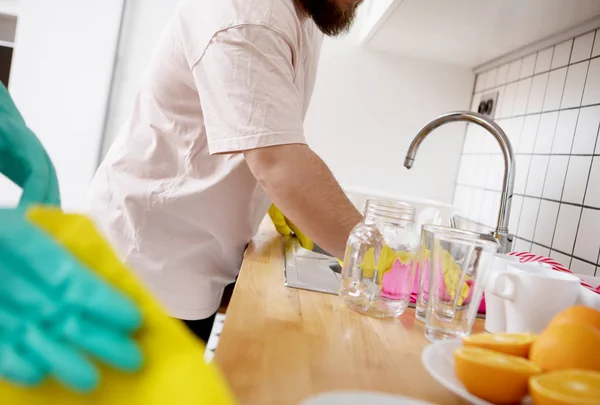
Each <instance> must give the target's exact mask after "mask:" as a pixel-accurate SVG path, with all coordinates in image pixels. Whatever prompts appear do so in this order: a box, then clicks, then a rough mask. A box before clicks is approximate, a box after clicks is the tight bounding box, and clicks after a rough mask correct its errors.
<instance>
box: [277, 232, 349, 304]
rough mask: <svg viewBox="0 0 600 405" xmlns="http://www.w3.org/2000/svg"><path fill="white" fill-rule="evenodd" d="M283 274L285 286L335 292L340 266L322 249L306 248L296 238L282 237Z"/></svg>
mask: <svg viewBox="0 0 600 405" xmlns="http://www.w3.org/2000/svg"><path fill="white" fill-rule="evenodd" d="M283 253H284V261H283V275H284V284H285V285H286V286H287V287H292V288H300V289H302V290H310V291H318V292H323V293H328V294H336V295H337V293H338V290H339V288H340V283H341V281H342V279H341V274H340V273H341V267H340V265H339V263H338V262H337V260H336V259H335V258H333V257H332V256H330V255H329V254H328V253H327V252H325V251H324V250H323V249H320V248H318V247H317V248H316V249H315V250H314V251H310V250H306V249H304V248H302V246H300V242H299V241H298V239H297V238H294V237H291V236H284V237H283Z"/></svg>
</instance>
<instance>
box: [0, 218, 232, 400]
mask: <svg viewBox="0 0 600 405" xmlns="http://www.w3.org/2000/svg"><path fill="white" fill-rule="evenodd" d="M27 215H28V219H29V220H30V221H31V222H33V223H35V224H36V225H37V226H39V227H40V228H42V229H43V230H45V231H46V232H47V233H49V234H50V235H52V236H53V238H54V239H55V240H57V241H58V242H59V243H60V244H61V245H62V246H64V247H65V248H66V249H68V250H69V251H70V252H71V253H72V254H73V255H74V256H75V257H77V258H78V259H79V260H80V261H81V262H82V263H84V264H85V265H87V266H88V267H89V268H90V269H92V270H93V271H94V272H96V273H97V274H98V275H99V276H100V277H102V278H104V279H105V280H107V281H108V282H109V283H110V284H111V285H113V286H115V287H116V288H117V289H119V290H120V291H122V292H123V293H124V294H126V295H127V296H129V297H130V298H131V299H133V300H134V301H135V302H136V303H138V305H139V306H140V308H141V311H142V314H143V318H144V324H143V327H142V329H141V330H140V331H139V332H138V333H137V335H136V340H137V341H138V342H139V344H140V346H141V348H142V350H143V352H144V362H145V364H144V367H143V369H142V371H140V372H139V373H136V374H125V373H122V372H118V371H115V370H113V369H111V368H109V367H106V366H104V365H102V364H98V368H99V369H100V374H101V383H100V386H99V388H98V389H97V390H95V391H94V392H93V393H91V394H87V395H82V394H77V393H74V392H72V391H69V390H68V389H67V388H64V387H63V386H61V385H59V384H58V383H57V382H55V381H53V380H52V379H48V380H47V381H46V382H45V383H44V384H42V385H41V386H39V387H36V388H33V389H31V388H22V387H18V386H15V385H12V384H10V383H7V382H5V381H0V403H2V404H7V405H8V404H10V405H38V404H39V405H47V404H60V405H79V404H85V405H96V404H102V405H121V404H122V405H165V404H178V405H188V404H190V405H191V404H209V405H230V404H235V403H236V401H235V400H234V398H233V395H232V394H231V393H230V391H229V389H228V387H227V384H226V383H225V381H224V379H223V378H222V377H221V375H220V373H219V371H218V370H217V368H216V367H215V366H214V365H211V364H206V363H205V362H204V345H203V344H202V343H201V342H200V341H198V340H197V339H196V338H195V337H194V336H193V335H192V334H191V333H190V332H189V331H188V330H187V329H186V328H185V326H184V325H182V323H181V322H179V321H177V320H175V319H172V318H170V317H169V316H167V315H166V314H165V312H164V311H163V310H162V309H161V307H160V306H159V304H158V303H157V302H156V301H155V300H154V298H152V296H151V295H150V294H149V293H148V292H147V291H146V290H145V289H144V288H143V287H142V285H141V284H140V283H139V282H138V281H137V280H136V278H135V277H134V276H133V275H132V274H131V272H130V271H129V270H128V269H127V268H126V267H125V266H124V265H123V264H122V263H121V262H120V261H119V259H118V258H117V256H116V255H115V254H114V252H113V250H112V248H111V247H110V246H109V244H108V243H107V242H106V241H105V240H104V239H103V238H102V237H101V236H100V235H99V233H98V232H97V231H96V229H95V227H94V225H93V224H92V222H91V221H90V220H89V219H88V218H86V217H85V216H82V215H75V214H65V213H63V212H61V211H60V210H58V209H53V208H42V207H35V208H32V209H30V210H29V212H28V213H27Z"/></svg>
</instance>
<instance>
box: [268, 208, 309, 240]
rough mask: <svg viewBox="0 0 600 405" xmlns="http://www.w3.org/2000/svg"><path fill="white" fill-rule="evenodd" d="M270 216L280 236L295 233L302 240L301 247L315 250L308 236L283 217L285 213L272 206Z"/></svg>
mask: <svg viewBox="0 0 600 405" xmlns="http://www.w3.org/2000/svg"><path fill="white" fill-rule="evenodd" d="M269 216H270V217H271V221H273V225H275V229H276V230H277V232H279V234H280V235H283V236H286V235H291V233H292V232H293V233H294V235H296V237H297V238H298V239H299V240H300V245H301V246H302V247H303V248H304V249H306V250H313V249H314V248H315V244H314V243H313V241H312V240H310V238H309V237H308V236H306V235H305V234H304V232H302V231H301V230H300V229H298V227H297V226H296V225H294V224H293V223H292V221H290V220H289V219H287V218H286V217H285V215H283V212H281V211H280V210H279V208H277V207H276V206H275V204H272V205H271V207H270V208H269Z"/></svg>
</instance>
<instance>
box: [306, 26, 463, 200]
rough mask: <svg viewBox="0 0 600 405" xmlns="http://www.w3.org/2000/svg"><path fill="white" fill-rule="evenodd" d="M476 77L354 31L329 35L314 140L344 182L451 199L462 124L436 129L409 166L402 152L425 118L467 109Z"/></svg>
mask: <svg viewBox="0 0 600 405" xmlns="http://www.w3.org/2000/svg"><path fill="white" fill-rule="evenodd" d="M473 80H474V76H473V73H472V72H471V71H470V70H469V69H467V68H462V67H456V66H452V65H444V64H440V63H437V62H428V61H424V60H417V59H411V58H406V57H400V56H394V55H388V54H375V53H369V52H368V51H366V50H365V49H364V48H358V47H356V46H355V44H354V41H353V38H352V36H351V37H349V38H346V39H342V40H326V42H325V44H324V47H323V52H322V54H321V65H320V69H319V76H318V80H317V85H316V89H315V93H314V95H313V99H312V104H311V107H310V110H309V112H308V117H307V120H306V125H305V128H306V134H307V137H308V140H309V143H310V145H311V146H312V147H313V149H315V150H316V151H317V153H319V155H321V156H322V157H323V159H324V160H325V161H326V162H327V164H328V165H329V166H330V168H331V169H332V171H333V172H334V174H335V175H336V177H337V179H338V180H339V181H340V183H341V184H342V185H343V186H344V187H345V188H346V189H354V188H360V189H363V190H364V189H366V190H373V191H374V192H377V193H381V192H383V193H387V194H394V195H406V196H419V197H427V198H432V199H437V200H440V201H443V202H451V201H452V195H453V191H454V183H455V181H456V175H457V171H458V164H459V160H460V153H461V149H462V144H463V138H464V129H465V127H464V125H461V124H451V125H449V126H447V127H442V128H440V129H438V130H436V131H435V132H434V133H433V134H431V135H430V137H429V138H428V139H426V140H425V142H424V143H423V144H422V146H421V148H420V150H419V153H418V155H417V159H416V162H415V164H414V166H413V169H411V170H410V171H408V170H406V169H405V168H404V166H403V163H404V156H405V154H406V150H407V148H408V146H409V144H410V142H411V141H412V139H413V137H414V136H415V135H416V133H417V132H418V130H419V129H420V128H421V127H422V126H423V125H425V124H426V123H427V122H428V121H430V120H432V119H433V118H435V117H436V116H438V115H440V114H443V113H446V112H449V111H452V110H460V109H468V107H469V105H470V93H471V91H472V88H473Z"/></svg>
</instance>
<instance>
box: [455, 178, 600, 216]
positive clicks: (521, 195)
mask: <svg viewBox="0 0 600 405" xmlns="http://www.w3.org/2000/svg"><path fill="white" fill-rule="evenodd" d="M457 185H458V186H461V187H467V188H472V189H475V190H482V191H492V192H495V193H500V191H499V190H496V189H493V188H485V187H479V186H473V185H471V184H465V183H458V184H457ZM514 195H515V196H518V197H529V198H532V199H534V200H542V201H548V202H554V203H558V204H563V205H570V206H573V207H581V208H586V209H589V210H595V211H600V207H594V206H591V205H585V204H584V205H582V204H577V203H572V202H568V201H561V200H555V199H553V198H546V197H537V196H532V195H527V194H521V193H514Z"/></svg>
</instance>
